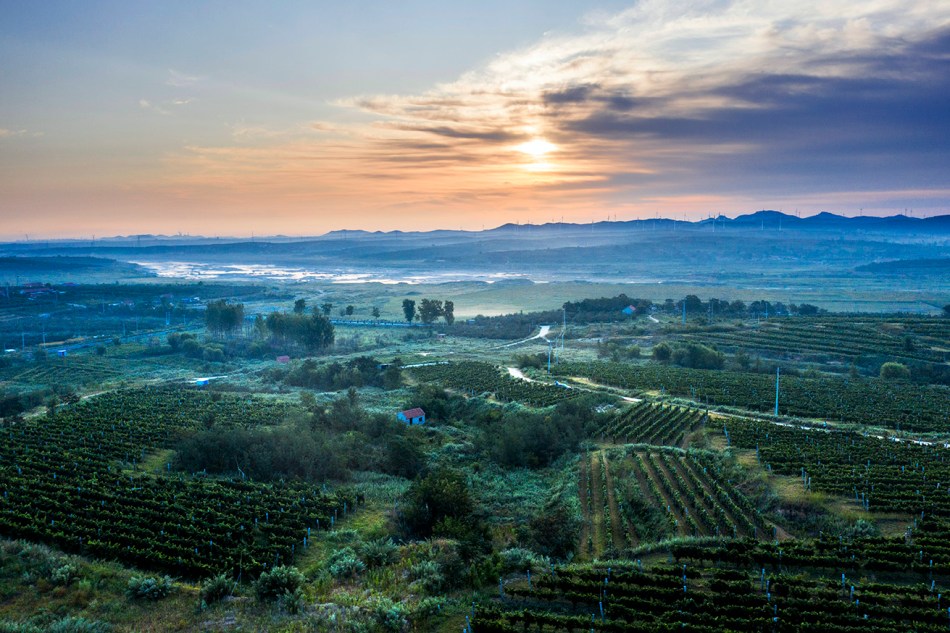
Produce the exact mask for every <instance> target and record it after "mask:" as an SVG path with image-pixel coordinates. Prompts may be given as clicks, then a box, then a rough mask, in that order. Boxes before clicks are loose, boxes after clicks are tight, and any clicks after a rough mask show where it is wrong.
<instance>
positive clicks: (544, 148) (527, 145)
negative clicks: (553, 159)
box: [515, 138, 557, 160]
mask: <svg viewBox="0 0 950 633" xmlns="http://www.w3.org/2000/svg"><path fill="white" fill-rule="evenodd" d="M515 149H516V150H518V151H519V152H521V153H523V154H527V155H528V156H530V157H532V158H534V159H535V160H539V159H541V158H544V156H545V154H548V153H549V152H553V151H555V150H556V149H557V145H555V144H554V143H551V142H549V141H546V140H545V139H543V138H535V139H531V140H530V141H525V142H524V143H522V144H521V145H516V146H515Z"/></svg>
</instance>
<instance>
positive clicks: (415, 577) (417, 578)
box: [409, 560, 445, 594]
mask: <svg viewBox="0 0 950 633" xmlns="http://www.w3.org/2000/svg"><path fill="white" fill-rule="evenodd" d="M409 577H410V578H411V579H412V584H413V585H417V586H419V587H421V588H422V589H423V590H424V591H425V592H426V593H429V594H432V593H439V592H440V591H442V589H443V588H444V587H445V576H444V575H443V574H442V568H441V567H440V566H439V564H438V563H437V562H435V561H432V560H424V561H421V562H419V563H416V564H415V565H413V566H412V567H410V568H409Z"/></svg>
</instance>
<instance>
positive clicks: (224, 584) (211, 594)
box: [201, 574, 237, 604]
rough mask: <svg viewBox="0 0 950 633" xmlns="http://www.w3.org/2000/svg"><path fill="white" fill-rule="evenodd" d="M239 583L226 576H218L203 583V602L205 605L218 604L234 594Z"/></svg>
mask: <svg viewBox="0 0 950 633" xmlns="http://www.w3.org/2000/svg"><path fill="white" fill-rule="evenodd" d="M236 588H237V583H235V582H234V581H233V580H231V579H230V578H229V577H228V576H226V575H225V574H218V575H217V576H213V577H211V578H208V579H207V580H205V581H204V582H203V583H201V600H202V602H204V603H205V604H212V603H214V602H218V601H219V600H222V599H224V598H226V597H228V596H230V595H232V594H233V593H234V590H235V589H236Z"/></svg>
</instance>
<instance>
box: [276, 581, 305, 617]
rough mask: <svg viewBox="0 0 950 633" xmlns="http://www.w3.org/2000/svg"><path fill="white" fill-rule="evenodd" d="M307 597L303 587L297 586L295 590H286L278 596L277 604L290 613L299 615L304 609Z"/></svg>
mask: <svg viewBox="0 0 950 633" xmlns="http://www.w3.org/2000/svg"><path fill="white" fill-rule="evenodd" d="M305 599H306V598H305V596H304V594H303V589H301V588H300V587H297V588H296V589H294V590H293V591H285V592H284V593H282V594H281V595H280V597H278V598H277V606H278V607H280V609H281V610H282V611H285V612H286V613H289V614H290V615H297V614H298V613H300V610H301V609H303V605H304V601H305Z"/></svg>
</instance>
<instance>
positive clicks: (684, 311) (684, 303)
mask: <svg viewBox="0 0 950 633" xmlns="http://www.w3.org/2000/svg"><path fill="white" fill-rule="evenodd" d="M683 325H686V299H683Z"/></svg>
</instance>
